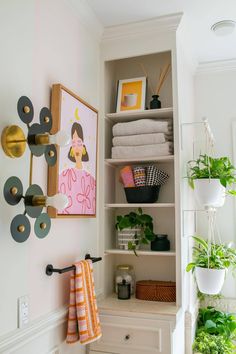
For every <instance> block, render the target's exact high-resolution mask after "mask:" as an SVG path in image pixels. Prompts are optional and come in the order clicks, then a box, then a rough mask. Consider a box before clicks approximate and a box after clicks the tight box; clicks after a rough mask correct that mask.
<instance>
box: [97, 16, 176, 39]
mask: <svg viewBox="0 0 236 354" xmlns="http://www.w3.org/2000/svg"><path fill="white" fill-rule="evenodd" d="M181 18H182V13H177V14H174V15H170V16H161V17H156V18H153V19H151V20H146V21H139V22H133V23H128V24H123V25H118V26H110V27H106V28H105V29H104V32H103V35H102V41H110V40H114V39H122V38H129V37H133V36H138V35H143V34H148V33H152V34H153V33H163V32H165V33H166V32H176V30H177V28H178V26H179V23H180V20H181Z"/></svg>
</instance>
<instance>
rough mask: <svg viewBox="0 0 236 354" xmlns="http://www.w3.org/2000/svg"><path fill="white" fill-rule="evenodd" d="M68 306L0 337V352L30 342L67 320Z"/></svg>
mask: <svg viewBox="0 0 236 354" xmlns="http://www.w3.org/2000/svg"><path fill="white" fill-rule="evenodd" d="M67 312H68V308H67V307H63V308H60V309H59V310H56V311H53V312H51V313H49V314H47V315H45V316H43V317H41V318H39V319H37V320H35V321H32V322H31V323H30V324H29V325H27V326H26V327H25V328H21V329H16V330H15V331H12V332H10V333H8V334H7V335H5V336H2V337H0V353H7V350H9V349H13V348H14V349H17V348H19V347H22V346H23V345H24V344H26V343H28V342H31V341H33V340H34V338H37V337H39V336H41V335H42V334H43V333H45V332H48V331H50V330H52V329H53V328H55V327H58V326H60V325H61V324H63V323H64V322H66V320H67Z"/></svg>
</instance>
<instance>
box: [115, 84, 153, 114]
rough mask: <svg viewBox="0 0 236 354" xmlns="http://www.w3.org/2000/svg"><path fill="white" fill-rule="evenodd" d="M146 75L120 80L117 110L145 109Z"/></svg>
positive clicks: (136, 110) (118, 111) (134, 110)
mask: <svg viewBox="0 0 236 354" xmlns="http://www.w3.org/2000/svg"><path fill="white" fill-rule="evenodd" d="M146 86H147V78H146V77H137V78H134V79H127V80H119V81H118V90H117V104H116V112H117V113H120V112H125V111H133V112H138V111H142V110H144V109H145V101H146Z"/></svg>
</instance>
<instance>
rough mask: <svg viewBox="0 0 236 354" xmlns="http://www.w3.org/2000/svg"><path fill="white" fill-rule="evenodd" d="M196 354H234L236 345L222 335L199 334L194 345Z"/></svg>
mask: <svg viewBox="0 0 236 354" xmlns="http://www.w3.org/2000/svg"><path fill="white" fill-rule="evenodd" d="M193 350H194V352H195V353H201V354H233V353H235V345H234V344H233V343H232V341H231V340H229V339H226V338H225V337H224V336H221V335H213V334H210V333H208V332H204V331H202V332H199V333H198V334H197V336H196V338H195V340H194V343H193Z"/></svg>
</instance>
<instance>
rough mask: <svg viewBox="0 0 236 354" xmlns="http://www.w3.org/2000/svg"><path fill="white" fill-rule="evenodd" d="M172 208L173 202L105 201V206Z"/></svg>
mask: <svg viewBox="0 0 236 354" xmlns="http://www.w3.org/2000/svg"><path fill="white" fill-rule="evenodd" d="M139 207H140V208H174V207H175V203H107V204H105V208H139Z"/></svg>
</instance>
